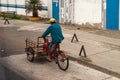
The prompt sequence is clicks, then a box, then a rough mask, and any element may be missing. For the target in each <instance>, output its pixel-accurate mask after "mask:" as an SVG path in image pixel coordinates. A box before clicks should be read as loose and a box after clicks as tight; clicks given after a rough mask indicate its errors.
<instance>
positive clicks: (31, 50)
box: [25, 36, 69, 71]
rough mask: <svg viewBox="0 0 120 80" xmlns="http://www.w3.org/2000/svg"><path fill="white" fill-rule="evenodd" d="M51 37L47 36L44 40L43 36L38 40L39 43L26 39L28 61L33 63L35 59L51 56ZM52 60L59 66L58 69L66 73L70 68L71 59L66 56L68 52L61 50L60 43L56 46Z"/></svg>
mask: <svg viewBox="0 0 120 80" xmlns="http://www.w3.org/2000/svg"><path fill="white" fill-rule="evenodd" d="M50 38H51V37H50V36H47V37H46V38H45V39H43V38H42V37H41V36H40V37H38V38H37V41H36V42H35V41H33V40H31V39H26V41H25V42H26V48H25V52H26V54H27V60H28V61H30V62H33V60H34V59H35V58H38V57H41V56H48V55H49V46H50ZM52 59H53V61H55V63H56V64H58V67H59V68H60V69H61V70H63V71H66V70H67V69H68V67H69V57H68V55H66V52H65V51H63V50H60V43H59V44H57V45H56V46H55V49H54V53H53V54H52Z"/></svg>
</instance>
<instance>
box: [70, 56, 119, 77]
mask: <svg viewBox="0 0 120 80" xmlns="http://www.w3.org/2000/svg"><path fill="white" fill-rule="evenodd" d="M69 58H70V60H72V61H77V62H78V63H79V64H82V65H85V66H87V67H90V68H93V69H96V70H98V71H101V72H103V73H106V74H108V75H111V76H115V77H117V78H120V73H117V72H114V71H111V70H109V69H106V68H104V67H100V66H98V65H95V64H93V63H91V62H86V61H82V60H79V59H77V58H75V57H72V56H69Z"/></svg>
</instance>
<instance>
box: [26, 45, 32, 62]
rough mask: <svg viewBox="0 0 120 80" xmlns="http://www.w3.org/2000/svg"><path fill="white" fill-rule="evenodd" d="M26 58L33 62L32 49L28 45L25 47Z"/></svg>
mask: <svg viewBox="0 0 120 80" xmlns="http://www.w3.org/2000/svg"><path fill="white" fill-rule="evenodd" d="M27 60H28V61H30V62H33V60H34V50H33V48H32V47H29V48H28V49H27Z"/></svg>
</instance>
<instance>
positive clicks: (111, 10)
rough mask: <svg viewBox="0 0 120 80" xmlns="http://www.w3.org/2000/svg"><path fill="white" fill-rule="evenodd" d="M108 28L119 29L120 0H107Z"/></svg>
mask: <svg viewBox="0 0 120 80" xmlns="http://www.w3.org/2000/svg"><path fill="white" fill-rule="evenodd" d="M106 29H111V30H119V0H107V11H106Z"/></svg>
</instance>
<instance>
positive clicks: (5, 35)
mask: <svg viewBox="0 0 120 80" xmlns="http://www.w3.org/2000/svg"><path fill="white" fill-rule="evenodd" d="M28 37H29V38H35V37H37V33H35V32H30V31H17V27H12V28H11V27H10V28H9V27H0V56H1V57H5V56H10V55H15V54H21V53H23V52H24V48H25V39H26V38H28Z"/></svg>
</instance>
